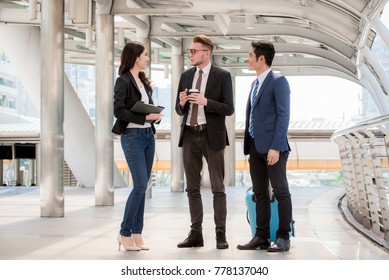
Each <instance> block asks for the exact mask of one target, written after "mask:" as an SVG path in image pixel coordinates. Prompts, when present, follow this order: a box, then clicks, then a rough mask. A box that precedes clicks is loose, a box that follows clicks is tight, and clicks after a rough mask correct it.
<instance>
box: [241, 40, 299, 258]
mask: <svg viewBox="0 0 389 280" xmlns="http://www.w3.org/2000/svg"><path fill="white" fill-rule="evenodd" d="M274 55H275V50H274V46H273V44H272V43H271V42H268V41H256V42H252V43H251V49H250V52H249V55H248V58H247V63H248V69H249V70H255V71H256V74H257V78H256V79H255V81H254V82H253V84H252V86H251V91H250V95H249V100H248V102H247V108H246V127H245V135H244V148H243V149H244V154H245V155H249V156H250V157H249V163H250V175H251V179H252V182H253V192H254V194H255V197H256V214H257V220H256V223H257V227H256V233H255V236H254V237H253V238H252V239H251V240H250V241H249V242H248V243H247V244H244V245H238V246H237V248H238V249H240V250H255V249H257V248H258V247H259V248H260V249H266V250H267V251H269V252H283V251H288V250H289V248H290V240H289V232H290V230H291V229H290V223H291V220H292V201H291V195H290V192H289V186H288V181H287V177H286V163H287V159H288V156H289V151H290V147H289V143H288V138H287V131H288V126H289V117H290V89H289V84H288V81H287V80H286V78H285V77H284V76H281V75H278V74H276V73H274V72H273V70H272V69H271V65H272V62H273V58H274ZM269 180H270V183H271V185H272V188H273V192H274V195H275V197H276V199H277V200H278V215H279V228H278V230H277V234H276V241H275V242H274V243H273V244H272V245H271V244H270V241H269V237H270V225H269V224H270V202H271V201H270V195H269Z"/></svg>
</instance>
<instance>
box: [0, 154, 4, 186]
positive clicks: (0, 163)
mask: <svg viewBox="0 0 389 280" xmlns="http://www.w3.org/2000/svg"><path fill="white" fill-rule="evenodd" d="M3 162H4V160H3V159H0V186H3V184H4V180H3V176H4V171H3V168H4V165H3Z"/></svg>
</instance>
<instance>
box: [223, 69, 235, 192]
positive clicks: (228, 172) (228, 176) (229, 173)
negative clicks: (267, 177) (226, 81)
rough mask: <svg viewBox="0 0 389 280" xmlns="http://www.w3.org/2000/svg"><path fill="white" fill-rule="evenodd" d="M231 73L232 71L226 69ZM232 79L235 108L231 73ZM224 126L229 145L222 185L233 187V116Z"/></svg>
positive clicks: (233, 80)
mask: <svg viewBox="0 0 389 280" xmlns="http://www.w3.org/2000/svg"><path fill="white" fill-rule="evenodd" d="M226 70H230V72H231V71H233V69H226ZM231 78H232V89H233V94H234V106H235V72H231ZM226 126H227V133H228V139H229V141H230V145H229V146H227V147H226V150H225V154H224V163H225V164H224V165H225V177H224V185H225V186H235V169H236V155H235V150H236V145H235V114H233V115H232V116H228V117H227V118H226Z"/></svg>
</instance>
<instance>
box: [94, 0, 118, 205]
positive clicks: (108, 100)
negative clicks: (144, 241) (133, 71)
mask: <svg viewBox="0 0 389 280" xmlns="http://www.w3.org/2000/svg"><path fill="white" fill-rule="evenodd" d="M102 8H104V7H102V5H99V4H98V5H97V14H96V181H95V204H96V206H112V205H114V192H113V190H114V188H113V171H114V166H113V164H114V157H113V134H112V132H111V129H112V124H113V106H112V103H113V94H112V92H113V87H114V84H113V79H114V63H113V62H114V21H113V16H112V15H110V14H103V13H102V12H101V9H102Z"/></svg>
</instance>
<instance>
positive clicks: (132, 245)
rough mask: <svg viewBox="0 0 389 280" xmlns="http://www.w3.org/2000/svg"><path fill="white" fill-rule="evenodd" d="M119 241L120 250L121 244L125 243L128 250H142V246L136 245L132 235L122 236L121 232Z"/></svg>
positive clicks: (124, 245)
mask: <svg viewBox="0 0 389 280" xmlns="http://www.w3.org/2000/svg"><path fill="white" fill-rule="evenodd" d="M117 240H118V243H119V251H120V246H121V245H123V247H124V249H125V250H126V251H140V250H141V248H140V247H138V246H136V245H135V243H134V241H133V240H132V238H131V237H127V236H122V235H121V234H120V233H119V234H118V237H117Z"/></svg>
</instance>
